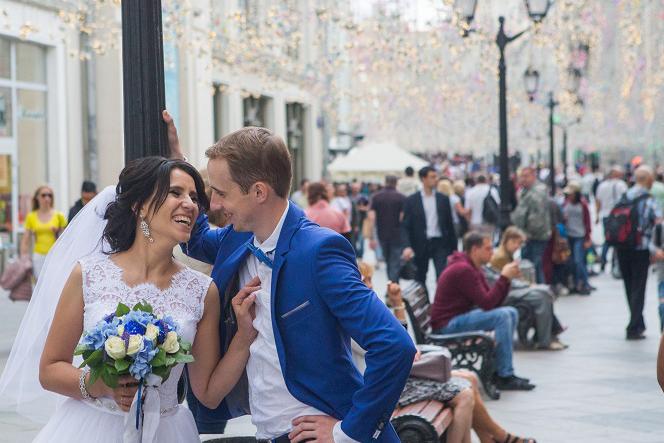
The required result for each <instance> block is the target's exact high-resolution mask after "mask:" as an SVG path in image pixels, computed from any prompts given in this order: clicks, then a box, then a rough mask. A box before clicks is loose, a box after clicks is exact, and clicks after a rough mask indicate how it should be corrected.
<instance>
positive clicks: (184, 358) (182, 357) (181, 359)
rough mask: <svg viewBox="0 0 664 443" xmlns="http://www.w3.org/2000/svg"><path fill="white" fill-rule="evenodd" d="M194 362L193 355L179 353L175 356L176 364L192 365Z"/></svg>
mask: <svg viewBox="0 0 664 443" xmlns="http://www.w3.org/2000/svg"><path fill="white" fill-rule="evenodd" d="M193 361H194V356H193V355H191V354H185V353H183V352H178V353H177V354H175V362H176V363H192V362H193Z"/></svg>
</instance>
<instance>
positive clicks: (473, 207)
mask: <svg viewBox="0 0 664 443" xmlns="http://www.w3.org/2000/svg"><path fill="white" fill-rule="evenodd" d="M489 192H491V196H492V197H493V199H494V200H495V201H496V203H498V204H500V195H499V194H498V190H497V189H496V188H494V187H490V186H489V185H488V184H487V183H478V184H476V185H475V186H473V187H472V188H470V189H469V190H468V191H466V209H470V211H471V212H470V224H471V225H481V224H483V223H484V217H483V216H482V215H483V212H484V199H485V198H486V197H487V195H489Z"/></svg>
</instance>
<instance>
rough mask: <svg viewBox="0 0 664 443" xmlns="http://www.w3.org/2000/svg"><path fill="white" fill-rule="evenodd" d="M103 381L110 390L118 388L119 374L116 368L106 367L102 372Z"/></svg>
mask: <svg viewBox="0 0 664 443" xmlns="http://www.w3.org/2000/svg"><path fill="white" fill-rule="evenodd" d="M101 379H102V380H104V383H105V384H106V386H108V387H110V388H114V389H115V388H117V387H118V372H117V371H116V370H115V367H113V366H109V365H104V366H103V368H102V370H101Z"/></svg>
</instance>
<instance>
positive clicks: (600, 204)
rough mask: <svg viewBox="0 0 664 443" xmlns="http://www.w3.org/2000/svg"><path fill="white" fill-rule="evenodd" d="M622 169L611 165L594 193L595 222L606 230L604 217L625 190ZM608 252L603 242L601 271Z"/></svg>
mask: <svg viewBox="0 0 664 443" xmlns="http://www.w3.org/2000/svg"><path fill="white" fill-rule="evenodd" d="M623 175H624V174H623V171H622V168H621V167H620V166H612V167H611V170H610V171H609V175H608V177H607V178H606V180H604V181H603V182H602V183H600V185H599V186H598V187H597V193H596V195H595V210H596V211H597V220H596V223H597V224H599V223H600V222H601V223H602V227H603V229H604V230H606V218H607V217H608V216H609V213H610V212H611V209H613V207H614V206H615V205H616V203H618V200H620V198H621V197H622V196H623V194H624V193H625V192H627V184H626V183H625V181H624V180H623ZM608 252H609V243H608V242H606V241H605V242H604V244H603V245H602V254H601V256H600V261H601V265H602V271H604V268H605V267H606V259H607V255H608Z"/></svg>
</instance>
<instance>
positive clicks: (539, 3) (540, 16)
mask: <svg viewBox="0 0 664 443" xmlns="http://www.w3.org/2000/svg"><path fill="white" fill-rule="evenodd" d="M525 2H526V9H527V10H528V15H529V16H530V19H531V20H532V21H533V22H535V23H542V20H544V17H546V14H547V13H548V12H549V7H551V0H525Z"/></svg>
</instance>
